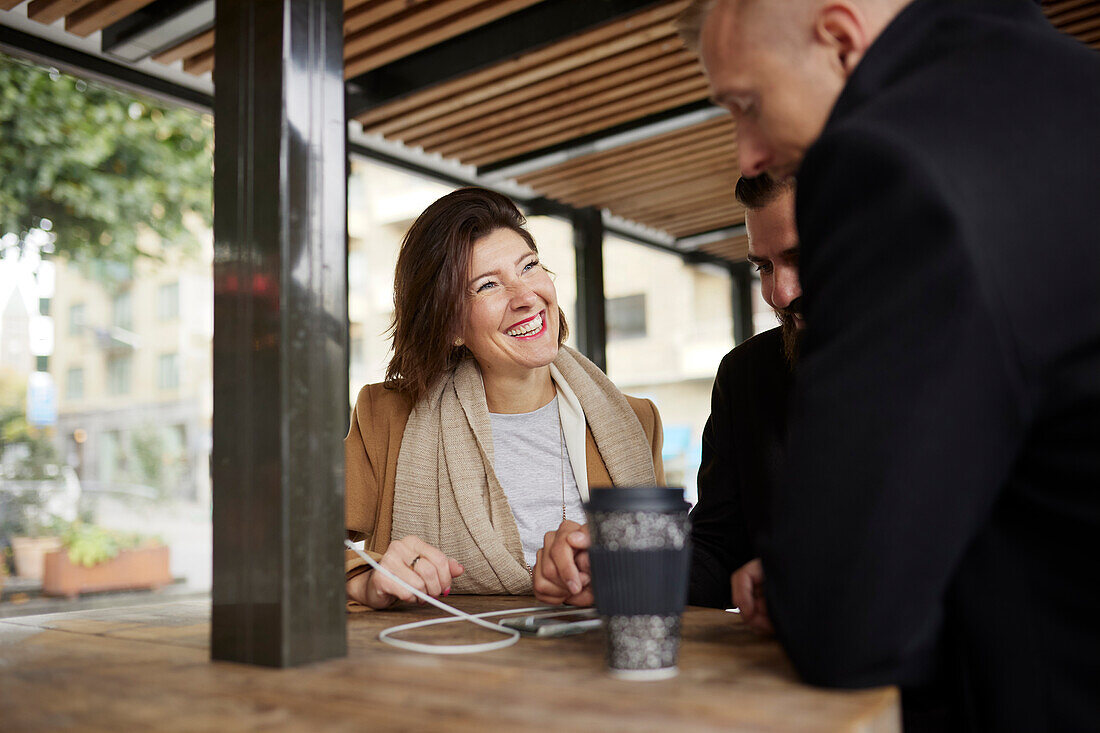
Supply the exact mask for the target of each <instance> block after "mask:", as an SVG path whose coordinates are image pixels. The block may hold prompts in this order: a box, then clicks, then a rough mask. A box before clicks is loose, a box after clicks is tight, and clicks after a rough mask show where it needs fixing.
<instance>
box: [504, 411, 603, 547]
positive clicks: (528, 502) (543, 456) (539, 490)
mask: <svg viewBox="0 0 1100 733" xmlns="http://www.w3.org/2000/svg"><path fill="white" fill-rule="evenodd" d="M489 418H490V419H491V421H492V427H493V469H494V470H495V471H496V474H497V479H499V480H500V485H501V487H502V488H503V489H504V494H505V496H507V497H508V503H509V504H510V505H511V506H512V514H513V515H515V518H516V524H517V526H518V527H519V537H520V540H522V541H523V556H524V558H526V560H527V564H528V565H530V566H531V567H532V568H534V567H535V554H536V553H537V552H538V551H539V550H540V549H542V538H543V536H544V535H545V534H546V533H547V532H551V531H553V530H555V529H557V528H558V526H559V525H560V524H561V504H562V474H563V470H562V469H563V468H564V476H565V516H566V517H567V518H569V519H571V520H573V521H575V522H577V523H579V524H584V522H585V519H584V509H583V508H582V507H581V495H580V492H579V490H578V489H577V479H576V478H575V477H574V476H573V466H572V465H571V464H570V463H569V449H568V448H567V447H566V445H565V439H564V437H563V436H562V432H561V421H560V419H559V417H558V398H557V397H554V399H552V400H550V402H549V403H547V404H546V405H545V406H543V407H540V408H539V409H537V410H535V411H534V412H524V413H520V414H518V415H503V414H496V413H490V414H489Z"/></svg>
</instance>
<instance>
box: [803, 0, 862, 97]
mask: <svg viewBox="0 0 1100 733" xmlns="http://www.w3.org/2000/svg"><path fill="white" fill-rule="evenodd" d="M814 37H815V39H816V40H817V41H818V42H819V43H823V44H825V45H826V46H827V47H828V48H829V49H830V52H831V55H832V57H833V58H834V59H835V61H836V68H837V69H838V71H839V72H840V73H842V74H843V75H844V78H845V79H847V78H848V77H849V76H851V75H852V72H853V71H855V68H856V66H858V65H859V62H860V61H861V60H862V59H863V54H864V53H865V52H866V51H867V47H868V46H870V45H871V33H870V25H869V23H868V18H867V17H866V15H864V13H863V12H862V10H861V9H860V8H859V6H858V5H855V4H853V3H851V2H848V1H847V0H835V1H834V2H828V3H825V4H824V5H823V6H822V7H821V8H820V9H819V10H818V12H817V20H816V21H815V23H814Z"/></svg>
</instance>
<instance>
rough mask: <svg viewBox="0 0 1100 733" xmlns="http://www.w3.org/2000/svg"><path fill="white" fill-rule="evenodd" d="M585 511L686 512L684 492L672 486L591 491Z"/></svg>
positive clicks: (686, 505)
mask: <svg viewBox="0 0 1100 733" xmlns="http://www.w3.org/2000/svg"><path fill="white" fill-rule="evenodd" d="M584 506H585V509H586V510H589V511H601V512H624V511H625V512H680V511H685V512H686V511H687V510H688V503H687V502H686V501H684V490H683V488H679V487H672V486H629V487H615V488H603V489H591V490H590V491H589V492H588V501H587V502H586V503H585V505H584Z"/></svg>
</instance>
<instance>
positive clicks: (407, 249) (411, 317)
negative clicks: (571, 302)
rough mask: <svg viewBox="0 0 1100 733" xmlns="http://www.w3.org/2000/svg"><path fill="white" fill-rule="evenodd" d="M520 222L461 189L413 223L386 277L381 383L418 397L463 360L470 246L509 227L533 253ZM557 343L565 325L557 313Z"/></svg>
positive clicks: (490, 198)
mask: <svg viewBox="0 0 1100 733" xmlns="http://www.w3.org/2000/svg"><path fill="white" fill-rule="evenodd" d="M526 224H527V220H526V219H525V218H524V216H523V214H522V213H521V212H520V210H519V209H518V208H516V205H515V204H514V203H512V201H511V200H510V199H509V198H508V197H507V196H504V195H502V194H499V193H496V192H495V191H489V190H488V189H484V188H472V187H471V188H460V189H458V190H457V191H452V192H451V193H449V194H447V195H446V196H444V197H442V198H441V199H439V200H437V201H436V202H435V203H433V204H432V205H431V206H429V207H428V208H426V209H424V212H423V213H422V214H420V216H418V217H417V218H416V221H415V222H413V225H412V226H411V227H410V228H409V231H408V232H406V234H405V238H404V240H403V241H402V242H401V251H400V252H399V253H398V255H397V269H396V271H395V273H394V279H393V305H394V309H393V323H392V324H391V326H390V331H391V332H392V334H393V358H392V359H390V363H389V366H388V367H387V368H386V385H387V386H388V387H390V388H391V389H396V390H399V391H401V392H405V393H407V394H408V395H409V396H410V397H411V398H412V399H413V401H416V400H418V399H420V398H421V397H422V396H424V394H425V393H426V392H427V391H428V388H429V387H430V386H431V385H432V382H434V381H435V380H436V379H438V378H439V377H440V376H441V375H442V374H444V373H445V372H448V371H450V370H451V369H453V368H454V367H455V366H457V365H458V362H460V361H461V360H462V358H463V357H464V356H465V355H466V348H465V347H464V346H455V345H454V339H455V337H456V336H457V335H458V334H459V332H460V331H461V330H462V324H463V322H464V320H465V317H466V295H467V293H466V288H467V282H466V276H467V271H468V269H469V262H470V253H471V251H472V250H473V248H474V243H475V242H477V240H479V239H481V238H482V237H484V236H486V235H487V234H491V233H492V232H494V231H496V230H497V229H511V230H512V231H514V232H515V233H516V234H518V235H519V236H520V237H522V238H523V241H525V242H527V246H529V247H530V248H531V250H532V251H533V252H538V247H536V246H535V240H534V239H532V238H531V234H530V233H529V232H528V231H527V229H525V228H524V227H525V226H526ZM558 314H559V322H560V323H561V327H560V329H559V332H558V345H559V346H560V345H561V344H562V342H564V341H565V338H566V336H567V335H568V334H569V327H568V326H567V325H566V323H565V314H564V313H562V312H561V309H560V308H559V309H558Z"/></svg>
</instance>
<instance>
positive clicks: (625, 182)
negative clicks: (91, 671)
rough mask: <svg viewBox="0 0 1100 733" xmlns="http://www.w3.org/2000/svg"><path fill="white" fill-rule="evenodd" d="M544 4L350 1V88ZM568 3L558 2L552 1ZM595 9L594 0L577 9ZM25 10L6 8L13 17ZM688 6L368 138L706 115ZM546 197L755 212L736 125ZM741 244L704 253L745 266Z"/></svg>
mask: <svg viewBox="0 0 1100 733" xmlns="http://www.w3.org/2000/svg"><path fill="white" fill-rule="evenodd" d="M542 1H544V0H344V37H345V48H344V58H345V76H346V77H347V78H353V77H356V76H359V75H361V74H364V73H366V72H369V71H372V70H375V69H379V68H381V67H383V66H385V65H386V64H389V63H391V62H395V61H398V60H400V59H402V58H404V57H406V56H409V55H411V54H414V53H417V52H418V51H424V50H425V49H429V48H431V47H432V46H434V45H436V44H439V43H442V42H444V41H447V40H449V39H453V38H456V37H458V36H461V35H462V34H463V33H466V32H468V31H471V30H474V29H476V28H479V27H481V26H483V25H485V24H488V23H491V22H493V21H495V20H499V19H501V18H504V17H505V16H508V15H510V14H513V13H516V12H519V11H521V10H524V9H526V8H528V7H531V6H533V5H536V4H537V3H539V2H542ZM551 1H554V2H559V1H560V0H551ZM569 1H571V2H587V1H590V0H569ZM150 2H152V0H31V1H30V2H29V3H28V4H27V15H28V17H30V18H31V19H32V20H37V21H40V22H42V23H46V24H51V23H54V22H56V21H58V20H60V19H62V18H64V25H65V29H66V30H67V31H69V32H70V33H73V34H76V35H78V36H82V37H84V36H88V35H90V34H91V33H93V32H95V31H98V30H102V29H103V28H105V27H106V26H108V25H110V24H111V23H114V22H116V21H118V20H119V19H120V18H123V17H125V16H127V15H129V14H131V13H133V12H135V11H137V10H139V9H140V8H142V7H144V6H146V5H148V4H149V3H150ZM19 4H20V0H0V9H5V10H8V9H11V8H13V7H15V6H16V5H19ZM685 4H686V0H669V1H668V2H663V3H658V4H655V5H653V6H649V7H647V8H646V9H644V10H642V11H640V12H637V13H635V14H633V15H631V16H629V17H626V18H620V19H617V20H613V21H611V22H608V23H606V24H604V25H602V26H598V27H596V28H594V29H590V30H586V31H584V32H581V33H578V34H576V35H573V36H570V37H568V38H565V39H563V40H560V41H558V42H556V43H552V44H550V45H548V46H544V47H542V48H537V49H535V50H531V51H528V52H526V53H523V54H521V55H519V56H517V57H513V58H509V59H507V60H504V61H501V62H499V63H497V64H494V65H491V66H489V67H487V68H481V69H479V70H477V71H474V72H472V73H469V74H466V75H465V76H462V77H459V78H457V79H452V80H450V81H446V82H443V83H440V84H437V85H435V86H432V87H429V88H427V89H424V90H420V91H416V92H414V93H412V94H410V95H408V96H406V97H403V98H398V99H396V100H394V101H391V102H389V103H386V104H383V105H382V106H379V107H375V108H373V109H370V110H368V111H367V112H364V113H362V114H360V115H359V116H358V117H357V119H358V121H359V122H361V123H362V125H363V129H364V131H365V132H367V133H377V134H380V135H382V136H384V137H385V138H387V139H390V140H393V141H397V142H400V143H402V144H404V145H406V146H408V147H410V148H420V149H422V150H424V151H425V152H428V153H438V154H439V155H442V156H444V157H446V158H449V159H453V160H457V161H460V162H462V163H465V164H470V165H474V166H485V165H492V164H494V163H499V162H501V161H507V160H511V159H514V158H516V157H517V156H520V157H522V156H525V155H529V154H532V153H535V152H536V151H541V150H544V149H546V148H548V147H551V146H561V145H566V144H568V143H569V142H570V141H573V140H577V139H578V138H582V137H585V136H591V135H593V134H597V133H600V132H601V131H604V130H609V129H612V128H616V127H617V126H621V125H624V124H628V123H632V122H635V121H638V120H641V119H645V118H647V117H650V116H652V115H658V114H660V113H666V112H668V111H669V110H674V109H676V108H678V107H682V106H684V105H688V104H691V103H697V102H699V101H701V100H704V99H706V97H707V87H706V83H705V81H704V79H703V76H702V72H701V69H700V68H699V65H698V63H697V61H696V59H695V58H694V56H693V55H692V54H691V53H689V52H688V51H686V50H685V49H684V48H683V46H682V44H681V42H680V40H679V39H678V38H677V36H676V34H675V32H674V30H673V27H672V21H673V19H674V18H675V17H676V15H677V14H678V13H679V12H680V10H681V9H682V8H683V7H684V5H685ZM1043 9H1044V11H1045V13H1046V14H1047V16H1048V17H1049V18H1050V20H1051V22H1052V23H1053V24H1054V25H1055V26H1056V27H1058V28H1059V29H1061V30H1062V31H1064V32H1065V33H1067V34H1070V35H1073V36H1075V37H1076V38H1077V39H1078V40H1080V41H1081V42H1083V43H1085V44H1087V45H1089V46H1091V47H1092V48H1094V49H1097V50H1100V0H1045V1H1044V2H1043ZM155 59H156V60H157V61H159V62H161V63H164V64H172V63H175V62H182V66H183V69H184V71H186V72H188V73H191V74H195V75H201V74H205V73H207V72H209V71H211V70H212V69H213V66H214V31H213V30H208V31H205V32H202V33H198V34H196V35H194V36H193V37H191V38H188V39H186V40H184V41H182V42H180V43H179V44H177V45H176V46H175V47H173V48H170V49H168V50H165V51H163V52H161V53H160V54H158V55H157V56H156V57H155ZM516 180H517V182H518V183H521V184H523V185H526V186H529V187H530V188H532V189H534V190H535V191H536V192H538V193H539V194H540V195H543V196H546V197H548V198H552V199H556V200H558V201H561V202H564V203H567V204H571V205H574V206H578V207H586V206H595V207H598V208H603V209H608V210H609V211H610V212H611V213H612V214H615V215H617V216H619V217H622V218H624V219H628V220H631V221H634V222H637V223H639V224H642V225H645V226H648V227H651V228H653V229H656V230H659V231H662V232H666V233H667V234H669V235H671V236H673V237H676V238H682V237H691V236H693V235H698V234H700V233H705V232H712V231H716V230H722V229H728V228H730V227H735V226H736V225H738V224H741V223H743V222H744V212H743V211H742V210H741V208H740V207H739V206H738V205H737V204H736V202H735V201H734V199H733V186H734V183H735V182H736V180H737V169H736V150H735V139H734V128H733V123H732V122H731V121H730V120H729V119H728V118H725V117H722V118H714V119H710V120H709V121H706V122H702V123H700V124H695V125H692V126H689V127H683V128H681V129H677V130H674V131H672V132H665V133H663V134H659V135H654V136H652V137H648V138H646V139H642V140H638V141H636V142H631V143H629V144H625V145H621V146H619V147H615V148H613V149H609V150H605V151H603V152H598V153H592V154H588V155H583V156H581V157H576V158H573V159H571V160H567V161H566V162H564V163H558V164H556V165H551V166H549V167H546V168H542V169H540V170H535V171H533V172H529V173H525V174H522V175H519V176H518V177H517V178H516ZM745 248H746V242H745V238H744V236H743V235H736V232H735V233H734V236H726V237H725V238H722V239H719V240H718V241H714V242H711V243H709V244H704V245H702V246H700V247H699V249H700V250H701V251H704V252H708V253H710V254H713V255H715V256H718V257H721V258H723V259H728V260H741V259H743V258H744V254H745Z"/></svg>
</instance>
